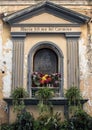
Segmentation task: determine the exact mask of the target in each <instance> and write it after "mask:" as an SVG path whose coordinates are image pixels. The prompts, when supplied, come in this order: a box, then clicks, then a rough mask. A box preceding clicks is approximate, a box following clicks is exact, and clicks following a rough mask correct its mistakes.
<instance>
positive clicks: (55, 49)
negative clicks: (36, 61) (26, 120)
mask: <svg viewBox="0 0 92 130" xmlns="http://www.w3.org/2000/svg"><path fill="white" fill-rule="evenodd" d="M43 48H48V49H51V50H52V51H53V52H54V53H56V55H57V57H58V73H61V74H62V80H61V83H60V84H61V86H60V88H59V92H60V96H61V97H62V96H63V80H64V79H63V53H62V51H61V50H60V49H59V47H58V46H57V45H56V44H54V43H52V42H49V41H44V42H38V43H37V44H36V45H35V46H33V47H32V48H31V49H30V51H29V55H28V91H29V92H30V90H31V78H30V77H31V74H32V73H33V58H34V54H35V53H36V51H37V50H39V49H43ZM30 66H31V67H30ZM61 68H62V69H61ZM30 95H32V94H30Z"/></svg>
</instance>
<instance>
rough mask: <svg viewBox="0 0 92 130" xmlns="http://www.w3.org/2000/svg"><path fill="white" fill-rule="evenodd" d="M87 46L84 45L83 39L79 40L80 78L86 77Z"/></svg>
mask: <svg viewBox="0 0 92 130" xmlns="http://www.w3.org/2000/svg"><path fill="white" fill-rule="evenodd" d="M86 51H87V47H86V45H84V40H83V39H80V40H79V66H80V79H86V78H87V77H88V64H87V59H86Z"/></svg>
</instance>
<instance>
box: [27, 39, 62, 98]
mask: <svg viewBox="0 0 92 130" xmlns="http://www.w3.org/2000/svg"><path fill="white" fill-rule="evenodd" d="M41 69H42V70H41ZM63 69H64V68H63V53H62V51H61V50H60V48H59V47H58V46H57V45H56V44H55V43H52V42H49V41H43V42H39V43H36V44H35V45H34V46H33V47H32V48H31V49H30V51H29V54H28V84H27V86H28V92H29V93H30V96H32V81H31V75H32V73H33V72H34V71H38V72H42V73H44V74H45V73H47V74H51V73H60V74H61V83H60V86H59V94H60V96H63V79H64V77H63Z"/></svg>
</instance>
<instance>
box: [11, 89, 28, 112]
mask: <svg viewBox="0 0 92 130" xmlns="http://www.w3.org/2000/svg"><path fill="white" fill-rule="evenodd" d="M11 97H12V100H13V106H14V111H17V112H20V111H22V110H23V109H24V108H25V104H24V98H27V97H28V93H27V91H26V90H25V89H24V88H22V87H18V88H16V89H15V90H14V91H13V92H12V94H11Z"/></svg>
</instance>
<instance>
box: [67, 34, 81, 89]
mask: <svg viewBox="0 0 92 130" xmlns="http://www.w3.org/2000/svg"><path fill="white" fill-rule="evenodd" d="M79 36H80V33H74V34H73V33H72V34H70V33H69V34H66V40H67V86H68V87H71V86H72V85H74V86H76V87H79V47H78V38H79Z"/></svg>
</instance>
